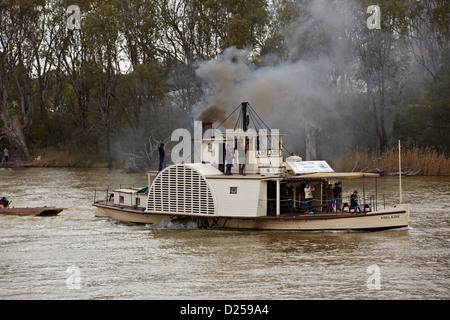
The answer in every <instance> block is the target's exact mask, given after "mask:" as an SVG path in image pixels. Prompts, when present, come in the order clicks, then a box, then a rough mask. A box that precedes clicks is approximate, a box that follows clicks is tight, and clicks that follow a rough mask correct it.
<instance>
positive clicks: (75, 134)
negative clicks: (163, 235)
mask: <svg viewBox="0 0 450 320" xmlns="http://www.w3.org/2000/svg"><path fill="white" fill-rule="evenodd" d="M72 4H74V3H73V1H68V0H56V1H52V2H46V1H43V0H5V1H0V14H1V17H0V37H1V43H2V45H1V46H0V89H1V90H0V98H1V99H0V102H1V105H0V113H1V114H3V115H5V116H4V118H5V119H7V115H18V116H20V123H21V125H23V133H24V134H25V137H26V138H27V142H28V144H29V146H30V148H32V149H34V148H47V147H51V148H53V149H55V150H57V151H65V152H66V151H67V152H71V153H75V154H79V155H81V157H80V159H83V157H84V158H85V159H87V160H86V161H87V162H91V161H101V162H107V163H110V164H111V163H112V162H121V161H122V159H123V154H124V153H137V152H139V151H142V149H143V148H144V144H145V142H147V141H148V137H150V136H151V137H152V138H153V139H155V140H158V141H162V140H164V139H167V137H169V136H170V134H171V132H172V130H174V129H175V128H178V127H186V128H190V126H192V122H193V108H194V106H196V105H197V104H198V103H199V101H201V98H202V96H203V93H204V92H203V87H202V85H203V83H201V81H200V80H199V79H198V78H197V76H196V73H195V70H196V65H197V63H199V62H201V61H205V60H212V59H215V58H216V57H217V56H218V55H220V54H221V53H223V51H224V50H226V49H227V48H230V47H236V48H237V49H246V50H248V51H250V52H251V58H252V59H253V60H252V61H253V62H254V63H255V68H258V66H260V65H264V64H265V63H272V62H274V61H275V63H274V64H273V65H274V66H276V64H277V63H279V64H289V63H296V62H302V63H304V64H305V65H310V64H315V63H318V64H320V62H319V61H322V60H321V59H323V61H327V63H329V66H330V67H329V69H326V70H327V71H325V72H323V74H320V75H319V76H318V77H317V78H318V79H321V80H322V82H323V87H324V88H326V89H327V90H328V91H327V92H328V93H329V97H333V104H334V105H333V106H325V105H323V103H322V102H321V101H310V102H311V104H312V105H316V106H320V107H321V108H325V109H324V110H327V111H324V112H322V113H319V114H320V121H317V123H318V132H320V136H319V137H318V139H319V143H320V144H321V145H322V148H321V149H322V151H323V153H322V155H323V156H324V157H327V156H335V155H339V154H340V153H346V152H350V151H351V150H354V149H359V150H368V149H370V151H376V150H382V149H383V148H386V147H389V145H390V144H392V143H393V142H394V141H396V140H397V139H399V138H401V139H402V140H403V141H405V144H409V145H415V146H419V147H434V148H436V149H437V150H439V151H440V152H450V149H449V147H450V142H449V139H450V138H449V135H448V132H449V123H450V120H449V114H450V110H449V108H450V98H449V92H450V90H449V89H450V78H449V77H450V76H449V74H450V67H449V65H450V62H449V61H450V53H449V51H450V49H449V45H448V39H449V25H450V23H449V4H448V1H444V0H424V1H410V0H385V1H380V3H379V6H380V8H381V30H369V29H368V28H367V26H366V21H367V18H368V16H369V15H368V14H367V12H366V9H367V7H368V6H369V5H371V4H373V3H372V1H369V0H352V1H345V0H317V1H311V0H305V1H294V0H274V1H263V0H225V1H218V0H177V1H172V0H162V1H161V0H126V1H123V0H108V1H85V0H80V1H77V2H76V3H75V4H76V5H78V6H79V7H80V9H81V19H82V21H81V30H69V29H67V27H66V18H67V17H68V15H67V13H66V12H65V11H66V9H67V7H68V6H69V5H72ZM321 5H322V6H323V7H324V8H326V9H327V10H328V11H321V10H319V9H318V8H319V6H321ZM268 61H269V62H268ZM327 66H328V65H327ZM324 70H325V68H324ZM327 72H328V73H327ZM311 81H312V80H311ZM299 99H300V100H302V101H306V100H308V98H306V97H300V98H299ZM329 100H330V101H331V98H330V99H329ZM297 102H298V101H297ZM302 103H303V102H302ZM298 105H301V103H300V102H298ZM255 107H256V108H257V107H258V106H255ZM332 108H334V109H335V110H338V111H339V112H336V113H332V112H328V110H331V109H332ZM298 114H301V112H299V113H298ZM290 116H291V115H286V117H290ZM355 117H356V119H355ZM292 121H296V120H295V119H292ZM297 122H298V121H297ZM6 125H7V124H6V123H5V122H4V120H3V118H1V119H0V139H9V140H10V141H14V139H13V137H8V134H7V130H6ZM304 132H305V128H301V129H299V131H298V133H299V134H300V135H303V134H304ZM2 143H3V141H2ZM303 148H304V147H303V145H302V146H301V148H300V149H301V150H303ZM80 161H81V162H82V160H80Z"/></svg>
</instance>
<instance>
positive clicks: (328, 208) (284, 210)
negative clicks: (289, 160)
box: [267, 195, 384, 215]
mask: <svg viewBox="0 0 450 320" xmlns="http://www.w3.org/2000/svg"><path fill="white" fill-rule="evenodd" d="M383 199H384V198H383ZM361 200H362V199H361V198H360V197H358V203H359V206H360V208H361V213H362V214H364V213H368V212H371V211H374V210H375V211H376V210H377V200H376V196H375V195H369V196H368V197H367V196H366V197H365V200H366V201H361ZM279 201H280V214H292V215H295V214H318V215H320V214H324V213H326V214H328V215H332V214H334V215H342V214H343V213H350V212H351V210H353V209H354V208H353V207H352V206H351V204H350V196H348V197H345V199H344V197H343V198H342V203H339V208H338V209H337V210H336V203H335V201H334V200H323V199H317V198H313V199H312V203H311V204H310V206H308V201H307V200H305V199H301V200H296V199H294V198H284V199H280V200H279ZM276 203H277V199H267V214H268V215H276V207H277V205H276ZM308 210H309V211H308ZM311 212H312V213H311ZM352 213H353V212H352Z"/></svg>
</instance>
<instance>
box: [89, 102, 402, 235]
mask: <svg viewBox="0 0 450 320" xmlns="http://www.w3.org/2000/svg"><path fill="white" fill-rule="evenodd" d="M238 109H239V114H240V115H239V118H238V119H239V120H238V122H239V123H242V128H241V129H239V130H235V129H234V130H226V131H225V132H221V131H219V130H218V129H212V125H211V124H203V126H202V127H203V135H202V137H201V139H197V140H196V141H195V143H198V146H199V152H200V154H201V159H200V161H199V162H198V163H180V164H173V165H170V166H169V167H167V168H165V169H163V170H162V171H161V172H158V173H155V172H148V173H147V175H148V187H145V188H143V189H135V188H128V189H118V190H115V191H114V192H112V193H108V194H107V197H108V198H107V199H104V200H99V201H94V204H93V205H94V206H96V207H97V208H99V209H100V210H101V211H99V213H98V215H104V216H108V217H111V218H112V219H116V220H119V221H125V222H134V223H144V224H156V225H158V224H167V223H170V222H175V221H176V222H182V223H195V225H197V226H198V227H201V228H203V227H204V228H232V229H261V230H347V229H355V230H380V229H389V228H399V227H406V226H408V225H409V216H410V205H409V204H402V203H401V204H398V205H396V206H395V207H392V208H382V209H379V208H378V201H377V198H378V197H377V196H376V195H375V196H374V197H371V198H370V201H369V199H368V198H367V199H366V196H365V194H364V191H363V197H362V199H360V201H361V202H360V203H361V204H360V207H361V209H362V210H361V213H359V212H352V211H356V210H355V208H353V207H352V206H351V204H350V202H349V201H347V200H346V198H345V197H344V199H342V202H343V203H342V204H339V205H338V206H336V205H335V204H333V203H330V200H331V199H329V198H327V195H326V194H327V193H326V189H327V188H328V186H329V184H330V183H334V182H336V181H342V180H348V179H363V181H364V183H365V182H366V181H367V180H375V181H376V180H377V179H378V178H379V175H378V174H375V173H363V172H335V171H334V170H333V169H332V168H331V167H330V166H329V165H328V164H327V163H326V162H325V161H302V159H301V158H300V157H298V156H289V157H287V158H286V159H284V150H283V142H282V139H283V137H284V136H285V135H286V134H285V133H280V132H279V131H278V130H270V129H268V128H264V129H263V130H261V129H258V130H256V129H250V128H249V123H250V115H252V116H253V117H255V115H256V113H255V112H254V110H253V109H252V108H251V106H250V105H249V104H248V103H246V102H244V103H242V104H241V105H240V107H238V108H236V109H235V111H236V110H238ZM235 111H234V112H235ZM256 116H257V115H256ZM227 149H231V150H234V151H235V154H234V157H233V160H232V164H233V169H232V170H231V173H232V174H231V175H227V174H225V173H226V171H227V170H226V165H227V164H228V162H227V161H226V152H227ZM239 153H240V154H239ZM243 164H245V167H244V168H243V167H242V165H243ZM239 165H241V167H240V166H239ZM306 184H309V185H310V186H312V187H313V189H314V191H313V194H312V195H313V199H312V202H311V200H309V199H306V198H305V194H304V188H305V186H306Z"/></svg>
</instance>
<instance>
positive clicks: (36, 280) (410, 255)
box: [0, 168, 450, 300]
mask: <svg viewBox="0 0 450 320" xmlns="http://www.w3.org/2000/svg"><path fill="white" fill-rule="evenodd" d="M146 183H147V178H146V176H145V175H137V174H133V175H127V174H123V173H121V172H120V171H116V170H108V169H67V168H64V169H59V168H58V169H55V168H21V169H0V186H1V188H0V192H1V194H0V196H4V197H7V198H8V199H9V200H12V201H13V203H12V205H13V206H17V207H19V206H45V205H47V206H58V207H65V208H67V209H66V210H64V211H63V212H61V213H60V214H59V215H58V216H56V217H17V216H0V299H3V300H5V299H167V300H170V299H195V300H203V299H250V300H254V299H263V300H272V299H275V300H278V299H283V300H284V299H295V300H296V299H365V300H369V299H370V300H373V299H438V300H441V299H449V298H450V271H449V262H450V260H449V258H450V255H449V247H450V234H449V231H450V227H449V222H450V213H449V210H448V206H449V204H450V188H449V185H450V178H449V177H404V178H403V179H402V185H403V202H410V203H411V205H412V206H411V221H410V224H411V226H410V227H409V228H403V229H397V230H387V231H378V232H350V231H339V232H322V231H321V232H285V231H229V230H201V229H196V228H190V229H182V228H178V227H176V226H171V227H168V226H166V227H162V226H160V227H158V228H156V227H152V226H148V225H137V224H126V223H119V222H116V221H113V220H111V219H109V218H98V217H95V211H96V210H98V209H96V208H95V207H93V206H92V205H91V204H92V202H93V200H94V190H96V189H97V190H106V189H107V188H108V187H109V188H113V187H118V186H119V185H121V186H122V187H123V186H131V185H133V184H134V185H135V186H144V185H146ZM354 188H357V189H358V190H359V191H360V195H361V190H362V188H363V186H362V185H361V183H360V182H358V183H356V182H347V181H346V182H345V183H344V194H347V193H350V192H351V191H353V189H354ZM377 189H378V194H379V197H378V198H379V201H378V206H380V205H383V204H382V202H383V201H382V200H380V198H381V197H382V196H381V195H382V194H383V193H385V194H386V203H387V204H389V201H392V200H397V199H398V196H399V192H398V178H397V177H383V178H380V179H378V185H377ZM364 190H365V191H366V193H367V194H369V193H370V192H372V191H373V190H374V186H370V185H369V183H366V182H364ZM102 194H103V191H102V192H98V193H97V197H99V196H100V195H102ZM388 198H389V199H391V198H393V199H391V200H388ZM394 202H395V201H394Z"/></svg>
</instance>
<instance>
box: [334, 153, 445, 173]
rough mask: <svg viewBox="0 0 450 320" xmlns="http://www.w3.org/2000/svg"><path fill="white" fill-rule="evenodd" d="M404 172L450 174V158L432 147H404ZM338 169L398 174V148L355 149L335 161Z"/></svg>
mask: <svg viewBox="0 0 450 320" xmlns="http://www.w3.org/2000/svg"><path fill="white" fill-rule="evenodd" d="M401 158H402V159H401V160H402V174H403V175H418V176H450V158H449V157H446V156H445V155H443V154H439V153H438V152H437V151H436V150H434V149H431V148H425V149H422V148H417V147H413V148H409V149H406V148H404V149H403V150H402V152H401ZM333 168H334V169H335V170H336V171H355V172H359V171H363V172H375V173H380V174H382V175H398V173H399V167H398V148H397V147H395V148H392V149H390V150H388V151H386V152H385V153H384V154H382V155H373V154H370V153H367V152H359V151H354V152H351V153H349V154H347V155H345V156H342V157H340V158H338V159H337V160H336V161H334V166H333Z"/></svg>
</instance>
